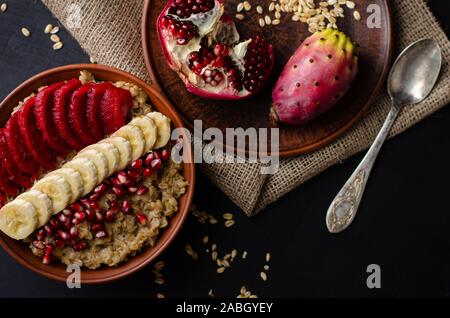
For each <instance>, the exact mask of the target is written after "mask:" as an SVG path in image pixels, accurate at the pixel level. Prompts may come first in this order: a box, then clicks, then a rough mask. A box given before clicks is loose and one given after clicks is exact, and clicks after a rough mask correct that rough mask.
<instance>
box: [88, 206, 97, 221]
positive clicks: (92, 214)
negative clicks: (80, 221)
mask: <svg viewBox="0 0 450 318" xmlns="http://www.w3.org/2000/svg"><path fill="white" fill-rule="evenodd" d="M86 218H87V220H88V221H93V220H94V219H95V211H93V210H91V209H87V210H86Z"/></svg>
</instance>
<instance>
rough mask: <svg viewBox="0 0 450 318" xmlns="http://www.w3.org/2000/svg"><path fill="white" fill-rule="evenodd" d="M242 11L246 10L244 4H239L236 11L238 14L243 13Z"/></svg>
mask: <svg viewBox="0 0 450 318" xmlns="http://www.w3.org/2000/svg"><path fill="white" fill-rule="evenodd" d="M242 10H244V3H242V2H241V3H239V4H238V5H237V7H236V11H237V12H242Z"/></svg>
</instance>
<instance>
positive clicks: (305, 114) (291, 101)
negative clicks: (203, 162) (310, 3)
mask: <svg viewBox="0 0 450 318" xmlns="http://www.w3.org/2000/svg"><path fill="white" fill-rule="evenodd" d="M357 66H358V45H357V44H356V43H354V42H352V40H351V39H350V37H348V36H347V35H345V34H344V33H342V32H339V31H337V30H334V29H326V30H324V31H321V32H316V33H314V34H313V35H312V36H310V37H309V38H307V39H306V40H305V41H304V42H303V43H302V44H301V45H300V47H299V48H298V49H297V51H296V52H295V53H294V55H293V56H292V57H291V58H290V60H289V61H288V63H287V64H286V66H285V68H284V70H283V72H282V73H281V75H280V78H279V79H278V82H277V83H276V85H275V87H274V89H273V91H272V98H273V107H272V110H271V116H272V119H273V120H274V121H275V122H283V123H286V124H293V125H301V124H305V123H307V122H309V121H311V120H313V119H314V118H316V117H317V116H319V115H320V114H322V113H323V112H325V111H326V110H328V109H330V108H331V107H333V106H334V105H335V104H336V103H337V102H338V101H339V100H340V99H341V97H342V96H344V94H345V93H346V92H347V90H348V89H349V87H350V85H351V83H352V81H353V80H354V78H355V76H356V73H357Z"/></svg>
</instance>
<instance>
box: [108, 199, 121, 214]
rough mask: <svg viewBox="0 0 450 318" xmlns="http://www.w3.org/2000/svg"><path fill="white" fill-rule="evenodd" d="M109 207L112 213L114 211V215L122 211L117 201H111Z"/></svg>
mask: <svg viewBox="0 0 450 318" xmlns="http://www.w3.org/2000/svg"><path fill="white" fill-rule="evenodd" d="M108 206H109V209H110V210H111V211H113V212H114V213H117V212H119V209H120V207H119V202H117V201H109V202H108Z"/></svg>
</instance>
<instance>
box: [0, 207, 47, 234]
mask: <svg viewBox="0 0 450 318" xmlns="http://www.w3.org/2000/svg"><path fill="white" fill-rule="evenodd" d="M37 225H38V217H37V213H36V209H35V208H34V206H33V204H31V203H30V202H28V201H25V200H22V199H15V200H14V201H11V202H9V203H8V204H6V205H5V206H4V207H3V208H1V210H0V230H2V231H3V233H5V234H6V235H8V236H9V237H12V238H13V239H16V240H22V239H24V238H27V237H28V236H29V235H30V234H31V233H33V232H34V230H35V229H36V228H37Z"/></svg>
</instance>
